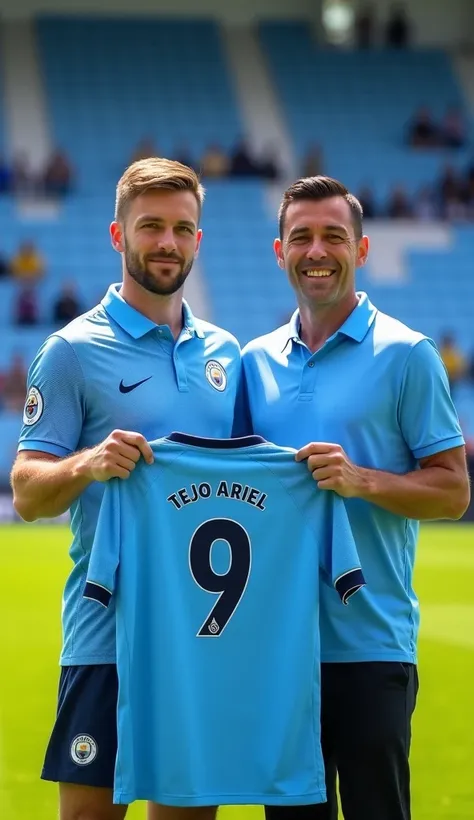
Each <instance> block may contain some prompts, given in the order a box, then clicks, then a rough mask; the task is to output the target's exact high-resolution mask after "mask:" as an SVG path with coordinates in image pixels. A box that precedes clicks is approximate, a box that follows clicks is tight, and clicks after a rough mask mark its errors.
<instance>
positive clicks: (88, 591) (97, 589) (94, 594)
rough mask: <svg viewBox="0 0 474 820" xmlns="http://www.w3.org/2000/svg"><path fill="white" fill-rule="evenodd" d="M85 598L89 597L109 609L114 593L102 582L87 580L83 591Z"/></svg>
mask: <svg viewBox="0 0 474 820" xmlns="http://www.w3.org/2000/svg"><path fill="white" fill-rule="evenodd" d="M82 597H83V598H89V599H90V600H91V601H97V602H98V603H99V604H102V606H105V608H106V609H107V607H108V605H109V603H110V599H111V597H112V593H111V591H110V590H109V589H106V588H105V587H103V586H101V585H100V584H95V583H94V581H87V582H86V585H85V587H84V592H83V593H82Z"/></svg>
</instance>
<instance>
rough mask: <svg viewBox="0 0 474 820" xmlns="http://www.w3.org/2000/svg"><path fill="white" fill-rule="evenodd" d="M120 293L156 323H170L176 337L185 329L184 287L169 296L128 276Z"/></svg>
mask: <svg viewBox="0 0 474 820" xmlns="http://www.w3.org/2000/svg"><path fill="white" fill-rule="evenodd" d="M119 292H120V295H121V297H122V299H124V300H125V301H126V302H127V304H129V305H130V306H131V307H133V308H135V310H138V312H139V313H141V314H143V316H146V317H147V319H150V321H152V322H154V323H155V324H156V325H168V327H169V328H170V330H171V333H172V334H173V337H174V338H175V339H177V338H178V336H179V334H180V333H181V331H182V329H183V289H182V288H180V289H179V290H177V291H176V293H172V294H170V295H169V296H162V295H161V294H159V293H150V291H148V290H145V288H142V286H141V285H139V284H138V282H135V280H134V279H131V277H128V276H127V277H126V278H125V279H124V281H123V282H122V287H121V288H120V291H119Z"/></svg>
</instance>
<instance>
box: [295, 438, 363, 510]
mask: <svg viewBox="0 0 474 820" xmlns="http://www.w3.org/2000/svg"><path fill="white" fill-rule="evenodd" d="M305 459H307V460H308V470H309V471H310V472H311V473H312V476H313V478H314V480H315V481H316V482H317V484H318V487H319V489H320V490H334V492H336V493H338V495H342V496H343V497H344V498H357V497H360V496H362V494H363V490H364V487H365V484H366V480H365V475H364V473H365V470H364V469H363V468H362V467H357V466H356V465H355V464H353V463H352V461H351V460H350V458H349V457H348V456H347V454H346V453H345V452H344V450H343V449H342V447H341V446H340V445H339V444H329V443H327V442H321V441H313V442H311V444H307V445H306V446H305V447H302V448H301V450H298V452H297V454H296V461H304V460H305Z"/></svg>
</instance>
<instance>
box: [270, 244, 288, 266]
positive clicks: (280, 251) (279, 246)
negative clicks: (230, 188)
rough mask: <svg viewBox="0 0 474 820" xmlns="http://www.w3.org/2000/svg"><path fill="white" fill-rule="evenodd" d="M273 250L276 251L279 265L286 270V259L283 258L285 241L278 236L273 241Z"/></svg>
mask: <svg viewBox="0 0 474 820" xmlns="http://www.w3.org/2000/svg"><path fill="white" fill-rule="evenodd" d="M273 250H274V251H275V256H276V260H277V264H278V267H279V268H282V269H283V270H285V260H284V259H283V242H282V241H281V239H279V238H278V237H277V239H275V241H274V243H273Z"/></svg>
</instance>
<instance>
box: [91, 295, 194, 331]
mask: <svg viewBox="0 0 474 820" xmlns="http://www.w3.org/2000/svg"><path fill="white" fill-rule="evenodd" d="M120 287H121V285H120V283H116V284H114V285H110V287H109V289H108V291H107V293H106V294H105V296H104V298H103V299H102V301H101V305H102V306H103V307H104V310H105V311H106V312H107V313H108V314H109V316H111V317H112V319H113V320H114V321H115V322H117V324H119V325H120V327H121V328H123V330H125V331H126V332H127V333H128V334H129V335H130V336H133V338H134V339H139V338H140V337H141V336H145V334H146V333H149V332H150V330H154V329H155V328H156V327H158V325H156V324H155V323H154V322H152V321H151V319H148V318H147V317H146V316H144V315H143V313H140V312H139V311H138V310H135V308H133V307H132V306H131V305H129V304H128V303H127V302H126V301H125V299H123V298H122V296H121V295H120V293H119V290H120ZM183 331H184V332H185V333H186V334H187V335H188V336H197V337H198V338H199V339H203V338H204V333H203V331H202V330H201V328H200V327H199V320H198V319H196V318H195V317H194V316H193V314H192V312H191V308H190V307H189V305H188V303H187V302H186V301H185V300H184V299H183Z"/></svg>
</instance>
